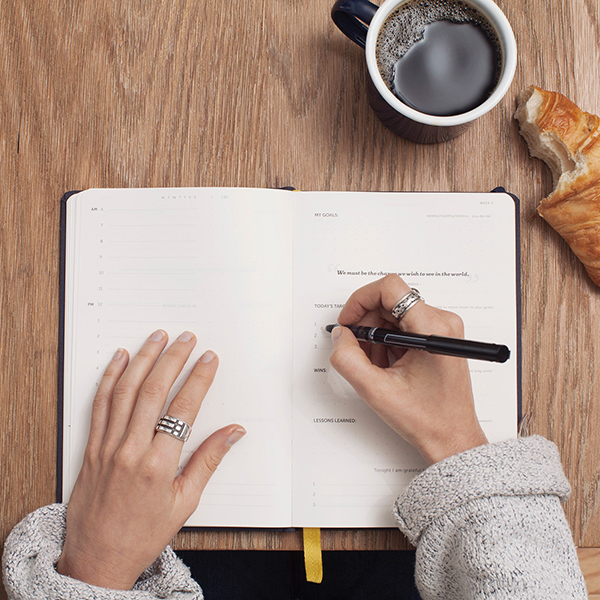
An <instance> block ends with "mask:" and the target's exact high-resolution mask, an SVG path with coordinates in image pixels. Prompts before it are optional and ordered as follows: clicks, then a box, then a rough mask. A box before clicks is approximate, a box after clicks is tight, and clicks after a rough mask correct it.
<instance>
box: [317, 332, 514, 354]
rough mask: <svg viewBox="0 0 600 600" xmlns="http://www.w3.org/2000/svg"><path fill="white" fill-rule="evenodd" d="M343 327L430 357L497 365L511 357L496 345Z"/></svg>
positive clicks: (361, 337) (366, 338) (364, 337)
mask: <svg viewBox="0 0 600 600" xmlns="http://www.w3.org/2000/svg"><path fill="white" fill-rule="evenodd" d="M334 327H337V325H327V327H325V330H326V331H328V332H329V333H331V331H332V330H333V328H334ZM345 327H348V329H349V330H350V331H351V332H352V333H353V334H354V335H355V336H356V339H357V340H360V341H361V342H369V343H370V344H382V345H384V346H395V347H396V348H405V349H407V350H425V351H426V352H430V353H431V354H446V355H448V356H457V357H459V358H474V359H476V360H488V361H491V362H499V363H503V362H506V361H507V360H508V358H509V356H510V350H509V349H508V348H507V347H506V346H499V345H498V344H488V343H485V342H473V341H471V340H463V339H461V338H450V337H441V336H439V335H421V334H419V333H408V332H404V331H397V330H396V331H394V330H393V329H382V328H381V327H361V326H357V325H346V326H345Z"/></svg>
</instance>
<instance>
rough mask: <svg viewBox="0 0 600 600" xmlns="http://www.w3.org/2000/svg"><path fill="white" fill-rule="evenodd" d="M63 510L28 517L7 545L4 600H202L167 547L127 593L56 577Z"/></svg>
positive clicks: (52, 507)
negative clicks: (6, 597)
mask: <svg viewBox="0 0 600 600" xmlns="http://www.w3.org/2000/svg"><path fill="white" fill-rule="evenodd" d="M66 514H67V507H66V505H65V504H51V505H50V506H44V507H42V508H40V509H38V510H36V511H35V512H33V513H31V514H29V515H27V516H26V517H25V518H24V519H23V520H22V521H21V522H20V523H18V524H17V525H16V527H15V528H14V529H13V530H12V532H11V533H10V535H9V536H8V538H7V540H6V545H5V548H4V555H3V557H2V571H3V576H4V585H5V587H6V590H7V592H8V598H9V600H65V599H67V598H77V599H78V600H91V599H94V600H151V599H155V598H166V599H168V600H202V598H203V596H202V590H201V589H200V587H199V585H198V584H197V583H196V582H195V581H194V579H192V577H191V575H190V571H189V569H188V568H187V567H186V566H185V565H184V564H183V563H182V562H181V560H179V558H178V557H177V556H176V554H175V553H174V552H173V550H172V549H171V548H170V547H169V546H167V548H166V549H165V550H164V551H163V552H162V554H161V555H160V556H159V557H158V558H157V559H156V561H154V563H153V564H152V565H150V567H148V568H147V569H146V570H145V571H144V573H142V575H141V576H140V578H139V579H138V581H137V582H136V584H135V586H134V587H133V589H132V590H128V591H122V590H111V589H105V588H99V587H96V586H93V585H89V584H87V583H84V582H82V581H78V580H76V579H71V578H70V577H66V576H64V575H60V574H59V573H58V572H57V571H56V569H55V567H54V565H55V564H56V563H57V562H58V559H59V558H60V555H61V552H62V547H63V543H64V539H65V533H66Z"/></svg>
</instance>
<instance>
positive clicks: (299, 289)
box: [293, 192, 518, 527]
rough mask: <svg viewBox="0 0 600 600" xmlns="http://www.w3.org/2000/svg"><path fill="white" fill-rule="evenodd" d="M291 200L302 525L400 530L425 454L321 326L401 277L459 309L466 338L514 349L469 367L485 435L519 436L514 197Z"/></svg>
mask: <svg viewBox="0 0 600 600" xmlns="http://www.w3.org/2000/svg"><path fill="white" fill-rule="evenodd" d="M299 196H300V195H299ZM295 201H296V204H295V236H296V237H295V250H294V252H295V263H294V383H295V385H294V411H293V418H294V525H295V526H298V527H300V526H302V527H393V526H394V521H393V518H392V516H391V507H392V503H393V501H394V499H395V497H396V496H397V495H398V493H399V492H400V491H401V490H402V489H404V487H405V486H406V485H408V483H409V482H410V480H411V479H412V478H413V477H414V476H415V475H416V474H417V473H419V472H420V471H422V470H423V468H424V467H425V464H424V461H423V459H422V458H421V457H420V455H419V454H418V453H417V452H416V451H415V450H414V449H413V448H412V447H411V446H409V445H408V444H407V443H405V442H404V441H403V440H402V439H401V438H400V437H399V436H398V435H397V434H396V433H395V432H394V431H392V430H391V429H390V428H389V427H388V426H387V425H385V424H384V423H383V422H382V421H381V420H380V419H379V417H377V416H376V415H375V414H374V413H373V411H371V410H370V409H369V408H368V407H367V406H366V405H365V404H364V403H363V402H362V401H361V400H360V399H359V398H358V396H357V395H356V394H355V393H354V391H353V390H352V388H351V387H350V386H349V385H348V384H347V383H346V382H345V381H344V380H343V379H342V378H341V377H340V376H339V375H338V374H337V373H336V372H335V371H334V370H333V369H332V368H331V367H330V365H329V356H330V354H331V347H332V346H331V341H330V336H329V334H327V333H326V332H324V331H323V327H324V326H325V325H327V324H329V323H335V322H336V320H337V315H338V314H339V311H340V309H341V308H342V306H343V304H344V302H345V301H346V299H347V298H348V296H349V295H350V294H351V293H352V292H353V291H354V290H356V289H357V288H359V287H361V286H363V285H365V284H366V283H369V282H371V281H374V280H376V279H379V278H380V277H382V276H383V275H385V274H387V273H398V274H400V275H401V276H402V277H403V278H404V279H405V281H406V282H407V283H408V284H409V285H410V286H411V287H416V288H417V289H418V290H420V292H421V293H422V295H423V296H424V298H425V299H426V301H427V302H428V303H429V304H430V305H432V306H438V307H440V308H445V309H447V310H452V311H453V312H456V313H458V314H459V315H460V316H461V317H462V318H463V320H464V322H465V337H466V338H471V339H476V340H481V341H489V342H494V343H498V344H506V345H507V346H508V347H509V348H510V349H511V352H512V358H511V359H510V360H509V361H508V362H507V363H505V364H497V363H487V362H482V361H470V363H469V364H470V369H471V377H472V382H473V388H474V393H475V400H476V408H477V413H478V417H479V419H480V421H481V424H482V427H483V429H484V430H485V432H486V434H487V436H488V439H489V440H490V441H492V442H493V441H497V440H502V439H507V438H513V437H516V427H517V362H518V356H517V330H516V278H515V259H516V257H515V249H516V241H515V206H514V202H513V200H512V199H511V198H510V196H508V195H506V194H498V193H492V194H401V193H368V194H365V193H359V192H356V193H348V192H346V193H339V192H329V193H303V194H302V195H301V197H298V198H297V199H295Z"/></svg>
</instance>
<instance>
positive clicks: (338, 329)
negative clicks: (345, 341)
mask: <svg viewBox="0 0 600 600" xmlns="http://www.w3.org/2000/svg"><path fill="white" fill-rule="evenodd" d="M340 335H342V328H341V327H340V326H339V325H337V326H336V327H334V328H333V329H332V330H331V340H332V341H333V343H334V344H335V343H336V342H337V341H338V339H339V338H340Z"/></svg>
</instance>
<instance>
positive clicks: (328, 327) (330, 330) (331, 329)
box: [325, 324, 335, 333]
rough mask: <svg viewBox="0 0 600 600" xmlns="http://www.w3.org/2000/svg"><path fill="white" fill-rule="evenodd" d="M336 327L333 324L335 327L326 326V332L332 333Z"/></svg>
mask: <svg viewBox="0 0 600 600" xmlns="http://www.w3.org/2000/svg"><path fill="white" fill-rule="evenodd" d="M334 327H335V324H333V325H326V326H325V331H326V332H327V333H331V332H332V331H333V328H334Z"/></svg>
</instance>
